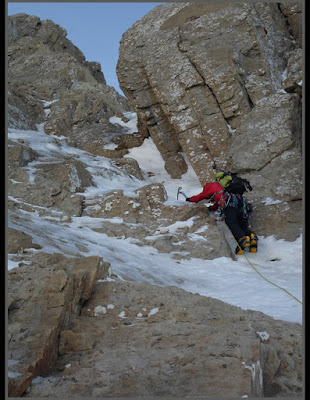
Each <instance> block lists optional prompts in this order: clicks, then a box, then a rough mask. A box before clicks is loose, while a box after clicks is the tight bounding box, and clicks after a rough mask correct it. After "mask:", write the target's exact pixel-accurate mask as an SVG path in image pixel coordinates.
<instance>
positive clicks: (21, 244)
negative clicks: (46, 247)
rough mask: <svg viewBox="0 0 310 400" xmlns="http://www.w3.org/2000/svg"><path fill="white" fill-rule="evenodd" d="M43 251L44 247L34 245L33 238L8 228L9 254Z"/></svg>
mask: <svg viewBox="0 0 310 400" xmlns="http://www.w3.org/2000/svg"><path fill="white" fill-rule="evenodd" d="M29 248H33V249H41V248H42V247H41V246H40V245H39V244H37V243H32V237H31V236H30V235H27V234H26V233H24V232H22V231H20V230H17V229H14V228H10V227H9V228H8V253H19V252H23V251H24V250H25V249H29Z"/></svg>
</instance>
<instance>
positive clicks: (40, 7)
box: [7, 2, 163, 94]
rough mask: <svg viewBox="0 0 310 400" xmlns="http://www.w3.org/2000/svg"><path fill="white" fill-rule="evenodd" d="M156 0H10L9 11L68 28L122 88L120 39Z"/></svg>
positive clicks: (87, 54) (91, 58) (111, 83)
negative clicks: (121, 0) (143, 0)
mask: <svg viewBox="0 0 310 400" xmlns="http://www.w3.org/2000/svg"><path fill="white" fill-rule="evenodd" d="M160 4H163V3H153V2H29V3H28V2H8V3H7V12H8V15H13V14H17V13H25V14H29V15H35V16H37V17H39V18H40V19H41V20H44V19H51V20H52V21H53V22H55V23H56V24H58V25H60V26H61V27H62V28H64V29H65V30H66V31H67V38H68V39H69V40H71V42H72V43H73V44H74V45H75V46H77V47H78V48H79V49H80V50H81V51H82V53H83V54H84V56H85V58H86V60H87V61H97V62H99V63H100V64H101V70H102V72H103V74H104V77H105V79H106V82H107V85H109V86H113V87H114V88H115V89H116V90H117V91H118V92H119V93H121V94H123V92H122V91H121V89H120V87H119V84H118V79H117V75H116V64H117V60H118V52H119V42H120V40H121V37H122V35H123V33H124V32H126V31H127V29H129V28H130V27H131V26H132V25H133V24H134V23H135V22H136V21H138V20H139V19H141V18H142V17H143V16H144V15H146V14H147V13H148V12H149V11H150V10H152V9H153V8H154V7H156V6H157V5H160Z"/></svg>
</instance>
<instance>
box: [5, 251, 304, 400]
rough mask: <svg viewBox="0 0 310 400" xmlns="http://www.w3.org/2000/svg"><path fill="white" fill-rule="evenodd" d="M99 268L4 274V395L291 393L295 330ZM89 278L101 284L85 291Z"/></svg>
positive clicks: (82, 265)
mask: <svg viewBox="0 0 310 400" xmlns="http://www.w3.org/2000/svg"><path fill="white" fill-rule="evenodd" d="M99 266H100V260H99V258H96V257H92V258H85V259H83V258H82V259H71V260H65V259H64V258H63V257H61V255H54V256H47V255H44V256H42V255H41V256H40V258H38V257H37V258H36V259H33V261H32V265H31V266H27V268H19V269H18V270H17V271H16V270H14V271H12V272H11V273H10V275H9V279H10V281H18V282H19V285H20V289H19V291H18V294H17V292H14V291H13V292H10V293H9V319H10V322H11V323H10V331H9V355H10V363H9V365H10V368H9V371H10V374H11V375H12V376H14V374H15V377H14V378H11V379H10V390H11V391H10V393H11V395H13V396H14V397H18V396H20V395H21V394H22V393H24V394H23V397H31V398H36V397H40V398H41V397H49V396H52V397H54V398H59V397H61V398H63V397H64V396H65V397H68V398H69V397H72V396H76V395H78V396H91V397H98V396H99V397H104V398H105V397H117V398H119V397H125V398H127V397H128V398H135V397H137V396H139V397H141V396H148V397H149V396H150V397H152V396H154V397H156V396H172V397H173V398H189V397H190V398H192V397H193V396H199V395H200V396H201V395H203V396H207V397H212V396H216V397H218V396H220V397H229V398H231V397H239V398H241V397H242V396H248V397H264V396H265V397H273V396H277V395H278V394H279V393H281V394H282V395H283V394H285V395H291V396H295V395H297V396H298V395H300V394H301V383H300V382H301V375H302V361H301V360H302V358H301V351H302V349H301V347H302V346H301V340H302V329H301V326H300V325H298V324H292V323H283V321H275V320H273V319H272V318H270V317H268V316H266V315H264V314H262V313H257V312H251V311H244V310H242V309H240V308H238V307H233V306H230V305H228V304H225V303H223V302H221V301H218V300H215V299H211V298H206V297H202V296H199V295H198V294H196V295H195V294H190V293H187V292H185V291H183V290H181V289H178V288H176V287H166V288H160V287H157V286H151V285H148V284H134V283H124V282H121V281H119V280H118V279H115V278H114V279H111V278H110V279H108V278H107V272H106V270H105V272H104V273H102V272H103V269H102V267H101V272H100V271H99V269H100V267H99ZM32 269H35V272H36V278H35V279H33V278H32V279H30V280H29V279H27V277H29V276H32V275H31V273H32ZM99 272H100V274H102V277H105V279H103V280H102V279H101V280H100V281H99V282H97V284H96V285H95V286H94V287H93V280H94V277H95V276H97V277H98V273H99ZM39 279H40V282H41V283H40V285H36V282H37V280H39ZM92 287H93V293H92V296H91V297H90V296H89V291H90V289H91V288H92ZM38 303H39V304H40V307H39V309H38V306H37V304H38ZM64 304H66V306H65V305H64ZM79 310H80V311H79ZM29 321H32V323H31V325H30V324H29ZM60 327H62V329H61V330H60ZM99 332H100V334H98V333H99ZM57 336H58V340H56V338H57ZM34 348H35V349H36V351H35V352H34V351H33V349H34ZM31 349H32V350H31ZM57 351H58V358H57V360H56V358H54V357H55V354H56V352H57ZM34 354H35V356H34ZM16 359H18V360H22V361H20V362H19V363H16V364H14V360H16ZM52 361H53V362H54V363H53V362H52ZM52 365H53V366H54V367H53V369H52V370H51V369H50V367H52Z"/></svg>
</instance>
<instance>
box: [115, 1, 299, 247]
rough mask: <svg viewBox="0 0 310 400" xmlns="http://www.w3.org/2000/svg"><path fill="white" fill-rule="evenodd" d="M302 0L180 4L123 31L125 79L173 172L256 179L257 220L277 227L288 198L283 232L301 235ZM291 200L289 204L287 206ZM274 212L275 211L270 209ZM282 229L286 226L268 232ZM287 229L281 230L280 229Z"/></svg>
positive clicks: (120, 74) (129, 94) (121, 65)
mask: <svg viewBox="0 0 310 400" xmlns="http://www.w3.org/2000/svg"><path fill="white" fill-rule="evenodd" d="M301 11H302V4H301V3H279V4H277V3H271V4H265V3H259V2H258V3H237V4H235V3H234V4H233V3H222V2H220V3H217V4H215V3H214V4H213V3H205V4H199V6H198V5H197V4H195V3H194V4H193V3H182V4H178V3H172V4H165V5H162V6H158V7H156V8H155V9H154V10H152V11H151V12H150V13H149V14H147V15H146V16H145V17H144V18H142V19H141V20H140V21H138V22H137V23H135V24H134V25H133V27H132V28H130V29H129V30H128V31H127V32H126V33H125V34H124V35H123V37H122V40H121V45H120V57H119V62H118V67H117V72H118V78H119V81H120V86H121V88H122V90H123V91H124V93H125V94H126V96H127V97H128V99H129V100H130V101H131V103H132V105H133V106H135V109H136V111H137V114H138V117H139V121H140V122H141V125H142V126H143V127H144V128H143V129H144V130H145V131H147V132H148V134H149V135H150V136H151V137H152V138H153V140H154V142H155V144H156V146H157V148H158V149H159V151H160V152H161V154H162V157H163V159H164V160H165V166H166V169H167V171H168V172H169V173H170V175H171V176H172V177H180V176H181V175H182V174H183V173H184V172H185V171H186V168H187V165H186V162H185V160H184V157H183V156H184V154H185V155H186V157H187V159H188V160H189V162H190V164H191V165H192V167H193V168H194V170H195V172H196V174H197V176H198V177H199V179H200V181H201V183H202V184H204V183H205V182H206V181H208V180H213V179H214V170H213V167H214V166H216V167H217V168H223V169H227V170H231V171H233V172H239V173H242V175H244V176H245V177H246V178H248V179H249V180H250V182H251V183H252V182H253V187H255V195H254V194H253V195H252V194H250V195H249V197H250V198H251V199H252V200H253V201H254V202H255V207H256V218H255V221H253V228H254V229H256V230H258V231H259V232H260V230H261V229H262V228H263V229H264V230H267V231H268V232H270V231H271V230H270V228H269V227H270V226H272V225H273V222H274V220H273V218H272V217H268V215H269V214H270V215H276V217H275V218H276V219H279V214H278V210H277V207H274V206H273V205H271V206H270V207H269V210H268V211H270V212H268V213H266V212H265V211H264V210H265V208H266V207H265V206H264V207H261V203H262V201H263V200H264V199H266V198H272V199H273V200H275V201H276V202H282V203H283V204H284V205H285V206H283V207H282V210H281V212H282V214H281V219H282V221H284V222H283V223H282V225H281V230H282V232H283V233H282V235H283V236H282V237H285V238H287V239H289V240H292V239H294V238H296V237H297V236H299V235H300V233H301V230H300V226H301V219H300V218H299V217H298V218H297V219H296V223H295V222H291V218H290V214H291V213H292V212H294V213H295V214H297V215H298V216H299V215H300V214H301V198H302V159H301V134H302V124H301V88H302V63H301V61H302V56H301V55H302V49H301V44H302V41H301V38H302V36H301V33H302V15H301ZM283 209H285V210H286V211H284V210H283ZM266 214H268V215H266ZM270 233H271V234H275V235H278V234H280V231H279V230H278V229H276V230H273V231H272V232H270ZM280 235H281V234H280Z"/></svg>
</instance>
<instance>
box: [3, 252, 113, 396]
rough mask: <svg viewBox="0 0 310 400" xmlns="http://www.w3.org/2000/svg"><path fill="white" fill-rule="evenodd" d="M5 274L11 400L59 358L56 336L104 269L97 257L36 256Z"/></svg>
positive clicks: (42, 254) (66, 325)
mask: <svg viewBox="0 0 310 400" xmlns="http://www.w3.org/2000/svg"><path fill="white" fill-rule="evenodd" d="M30 264H31V265H29V264H28V265H25V266H20V267H19V268H18V269H13V270H12V271H10V272H9V274H8V311H9V316H8V321H9V326H8V355H9V357H8V358H9V370H10V372H9V389H8V395H9V396H10V397H20V396H21V395H22V394H23V393H24V391H25V390H26V389H27V387H28V386H29V384H30V383H31V381H32V379H33V378H34V377H35V376H38V375H40V376H46V375H47V374H49V373H50V372H51V370H52V369H53V367H54V365H55V362H56V360H57V358H58V346H59V334H60V332H61V331H63V330H64V329H66V327H68V326H70V324H71V321H72V320H73V319H74V318H76V317H77V316H78V315H79V313H80V309H81V307H82V305H83V303H84V302H85V301H86V300H87V299H88V298H89V297H90V296H91V294H92V290H93V286H94V284H95V282H96V281H97V280H98V279H99V278H104V277H106V276H107V271H108V265H107V264H106V263H104V262H103V261H102V259H100V258H99V257H86V258H71V259H67V258H66V257H64V256H63V255H62V254H45V253H39V254H37V255H36V256H33V258H32V259H31V262H30Z"/></svg>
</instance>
